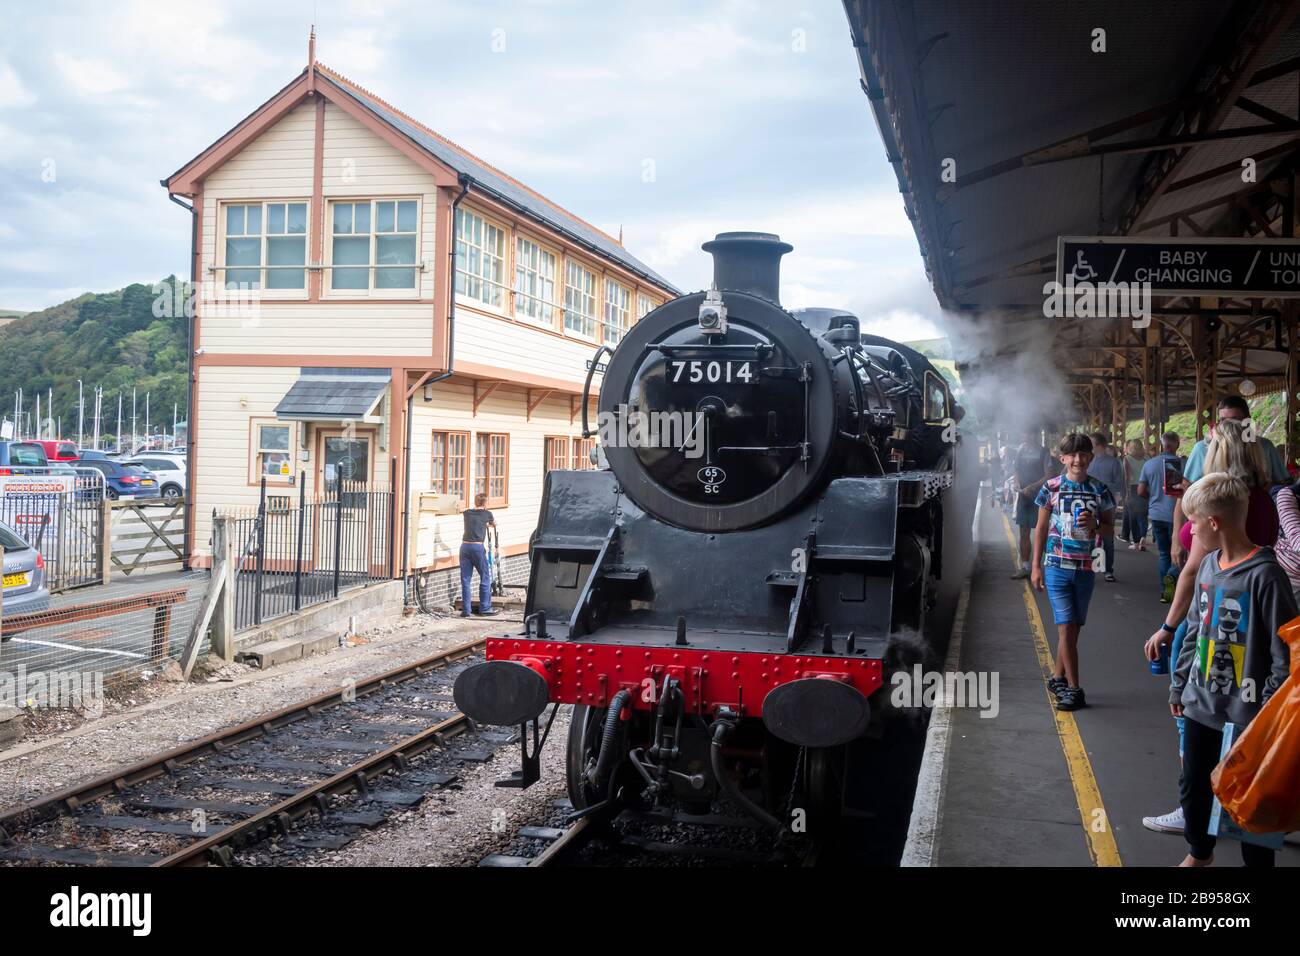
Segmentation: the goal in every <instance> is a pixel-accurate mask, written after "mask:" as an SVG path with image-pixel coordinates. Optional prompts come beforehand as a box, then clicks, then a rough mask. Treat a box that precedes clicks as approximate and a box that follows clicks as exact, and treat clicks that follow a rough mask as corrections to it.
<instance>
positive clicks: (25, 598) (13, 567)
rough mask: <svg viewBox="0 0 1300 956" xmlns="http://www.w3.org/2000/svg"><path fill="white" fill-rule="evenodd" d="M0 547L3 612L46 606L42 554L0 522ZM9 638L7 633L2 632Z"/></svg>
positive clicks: (9, 614)
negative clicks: (0, 552)
mask: <svg viewBox="0 0 1300 956" xmlns="http://www.w3.org/2000/svg"><path fill="white" fill-rule="evenodd" d="M0 547H3V548H4V552H5V557H4V608H3V615H4V616H5V617H12V616H13V615H15V614H29V613H31V612H33V611H44V610H45V609H46V608H48V607H49V606H50V589H49V588H48V587H46V586H45V558H44V557H43V556H42V555H41V553H40V552H39V551H37V550H36V549H35V548H33V547H32V546H31V545H30V544H28V543H27V541H26V539H24V538H23V536H22V535H20V534H19V533H18V532H17V531H15V530H14V529H13V528H11V527H9V526H8V525H7V524H0ZM3 637H4V639H5V640H6V641H7V640H9V635H8V634H5V635H3Z"/></svg>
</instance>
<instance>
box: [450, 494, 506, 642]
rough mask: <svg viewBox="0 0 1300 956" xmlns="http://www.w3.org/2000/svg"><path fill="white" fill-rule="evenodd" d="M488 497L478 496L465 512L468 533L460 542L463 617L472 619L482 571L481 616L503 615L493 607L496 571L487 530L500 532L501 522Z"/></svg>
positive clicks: (479, 607)
mask: <svg viewBox="0 0 1300 956" xmlns="http://www.w3.org/2000/svg"><path fill="white" fill-rule="evenodd" d="M486 504H487V495H485V494H482V493H479V494H477V495H475V496H474V507H473V508H470V509H468V510H466V511H464V512H462V515H463V517H464V519H465V533H464V535H463V536H462V537H461V541H460V616H461V617H469V616H470V607H471V604H470V584H471V583H472V582H473V580H474V572H475V571H477V572H478V613H479V614H480V615H482V616H483V617H491V616H492V615H494V614H500V613H501V612H500V611H499V610H497V609H496V608H494V607H493V606H492V572H491V571H489V570H488V560H487V547H486V544H485V542H486V541H487V529H488V527H489V526H490V527H491V528H492V529H493V530H495V529H496V526H497V522H496V519H495V518H494V517H492V512H490V511H488V510H487V508H485V507H484V505H486Z"/></svg>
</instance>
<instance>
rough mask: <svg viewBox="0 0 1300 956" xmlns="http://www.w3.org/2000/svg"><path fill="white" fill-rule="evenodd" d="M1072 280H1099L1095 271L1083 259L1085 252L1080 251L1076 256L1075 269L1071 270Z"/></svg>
mask: <svg viewBox="0 0 1300 956" xmlns="http://www.w3.org/2000/svg"><path fill="white" fill-rule="evenodd" d="M1070 278H1072V279H1077V280H1080V281H1082V282H1087V281H1088V280H1089V279H1095V278H1097V270H1095V269H1094V268H1093V267H1092V266H1091V265H1090V264H1089V262H1088V260H1087V259H1085V258H1084V257H1083V250H1082V249H1080V250H1078V251H1077V252H1076V253H1075V254H1074V268H1073V269H1071V270H1070Z"/></svg>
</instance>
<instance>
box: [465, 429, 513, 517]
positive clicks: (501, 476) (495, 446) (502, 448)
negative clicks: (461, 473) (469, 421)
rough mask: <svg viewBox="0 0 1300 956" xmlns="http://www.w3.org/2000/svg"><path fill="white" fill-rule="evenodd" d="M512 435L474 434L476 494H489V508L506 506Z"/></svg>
mask: <svg viewBox="0 0 1300 956" xmlns="http://www.w3.org/2000/svg"><path fill="white" fill-rule="evenodd" d="M509 471H510V436H509V435H489V434H484V433H482V432H480V433H479V434H477V435H475V436H474V494H475V496H477V495H480V494H485V495H487V499H488V500H487V506H488V507H489V508H504V507H505V505H506V499H507V489H508V487H509Z"/></svg>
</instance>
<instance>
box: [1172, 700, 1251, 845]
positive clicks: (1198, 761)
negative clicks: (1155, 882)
mask: <svg viewBox="0 0 1300 956" xmlns="http://www.w3.org/2000/svg"><path fill="white" fill-rule="evenodd" d="M1183 734H1184V736H1183V773H1182V777H1181V778H1180V779H1179V781H1178V786H1179V797H1180V799H1181V801H1182V804H1183V836H1184V837H1185V838H1186V840H1187V847H1188V851H1189V852H1190V853H1191V854H1192V856H1194V857H1195V858H1196V859H1198V860H1208V859H1209V858H1210V856H1211V855H1212V854H1213V853H1214V844H1215V842H1216V838H1215V837H1212V836H1210V835H1209V834H1208V833H1206V831H1207V830H1208V829H1209V826H1210V810H1211V808H1212V806H1213V803H1214V791H1213V790H1211V789H1210V774H1211V773H1212V772H1213V770H1214V768H1215V767H1216V766H1217V765H1218V763H1219V752H1220V751H1221V750H1222V749H1223V731H1221V730H1215V729H1214V728H1213V727H1207V726H1205V725H1204V724H1201V723H1197V722H1196V721H1195V720H1192V718H1190V717H1188V718H1186V719H1185V720H1184V721H1183ZM1273 856H1274V853H1273V851H1272V850H1270V849H1269V848H1268V847H1263V846H1257V845H1255V844H1254V843H1242V844H1241V861H1242V862H1243V863H1245V864H1246V866H1272V865H1273Z"/></svg>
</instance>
